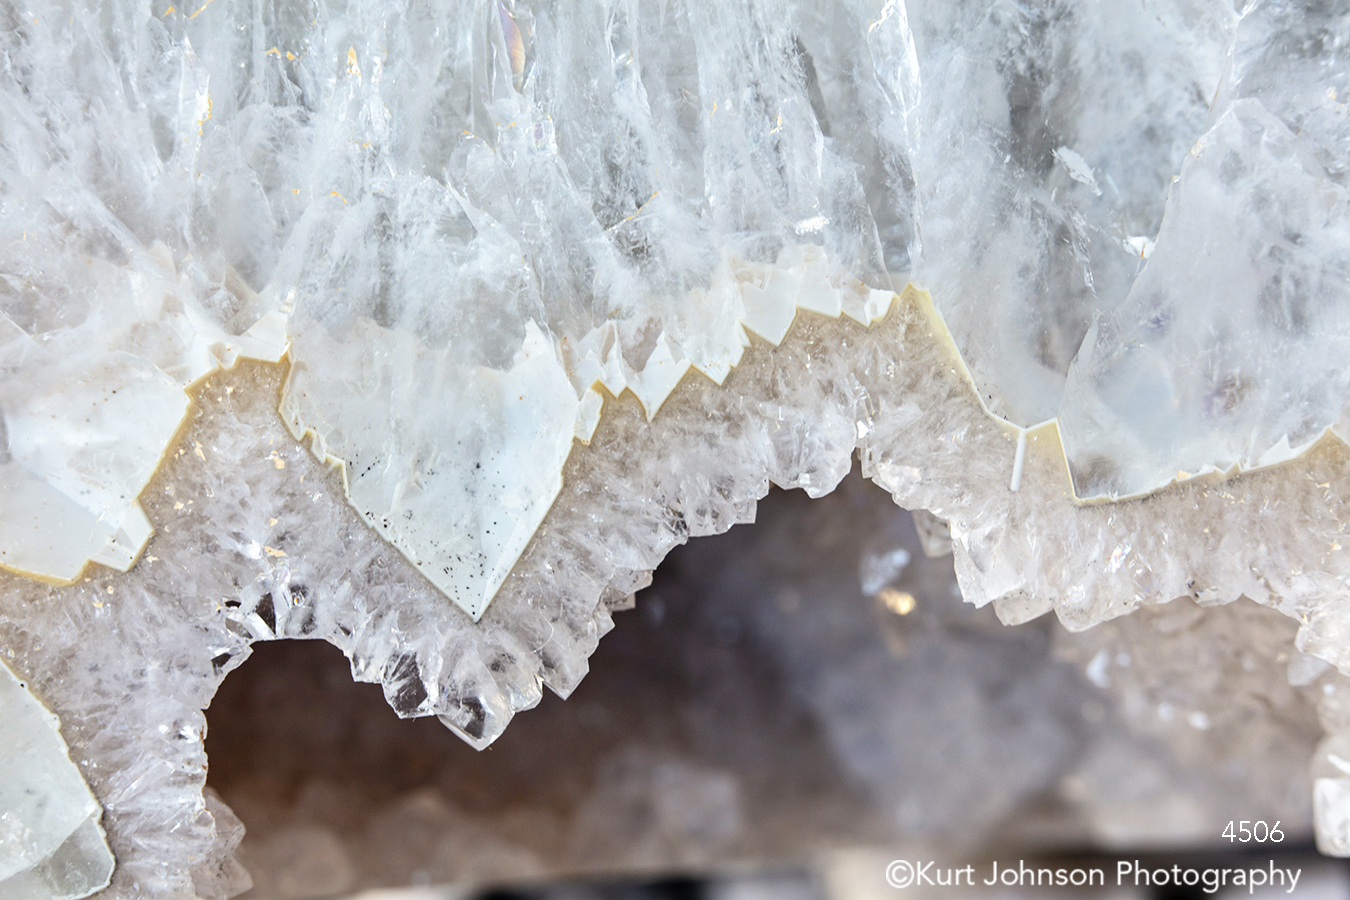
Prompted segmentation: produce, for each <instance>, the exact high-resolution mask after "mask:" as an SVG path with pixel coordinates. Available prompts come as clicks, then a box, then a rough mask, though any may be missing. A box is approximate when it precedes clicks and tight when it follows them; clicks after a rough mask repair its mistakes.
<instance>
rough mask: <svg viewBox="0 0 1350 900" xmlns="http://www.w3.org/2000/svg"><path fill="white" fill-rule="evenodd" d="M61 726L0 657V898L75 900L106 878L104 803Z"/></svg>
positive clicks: (110, 859) (108, 859) (110, 860)
mask: <svg viewBox="0 0 1350 900" xmlns="http://www.w3.org/2000/svg"><path fill="white" fill-rule="evenodd" d="M60 727H61V723H60V722H59V721H58V720H57V718H56V716H55V715H53V714H52V713H51V712H50V711H48V710H47V709H46V708H45V707H43V705H42V703H41V702H40V701H39V700H38V699H37V698H36V697H34V696H33V695H32V693H30V692H29V690H28V686H27V685H26V684H24V683H23V682H22V681H20V680H19V679H18V678H17V677H16V676H15V675H14V673H13V672H12V671H10V669H9V667H8V666H7V665H5V663H4V662H3V661H0V896H3V897H6V898H8V900H77V898H79V897H87V896H89V895H90V894H92V893H94V892H95V891H97V890H99V889H100V888H104V887H107V885H108V882H109V880H110V879H111V877H112V871H113V855H112V852H111V851H109V850H108V842H107V840H106V838H105V837H104V835H103V828H102V827H101V826H100V825H99V819H101V818H102V816H103V808H102V807H100V806H99V804H98V801H97V800H95V799H94V795H93V794H92V793H90V792H89V786H88V785H87V784H85V781H84V777H83V776H82V775H81V774H80V770H79V769H77V768H76V767H75V764H74V763H73V762H71V761H70V755H69V751H68V750H67V749H66V742H65V741H64V740H62V738H61V730H60Z"/></svg>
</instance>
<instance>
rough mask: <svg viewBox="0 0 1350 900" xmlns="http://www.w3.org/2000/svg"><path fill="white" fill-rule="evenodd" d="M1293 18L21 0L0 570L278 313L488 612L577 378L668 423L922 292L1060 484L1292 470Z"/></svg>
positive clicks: (373, 486) (96, 537)
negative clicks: (688, 388) (800, 344)
mask: <svg viewBox="0 0 1350 900" xmlns="http://www.w3.org/2000/svg"><path fill="white" fill-rule="evenodd" d="M1304 7H1305V4H1300V3H1293V2H1260V3H1251V4H1247V5H1245V6H1241V7H1239V8H1237V9H1235V8H1234V7H1233V6H1232V5H1231V4H1225V3H1222V2H1219V0H1212V2H1207V0H1176V2H1172V3H1168V4H1164V5H1162V6H1156V5H1155V4H1144V3H1134V2H1132V3H1126V4H1121V3H1114V2H1106V0H1101V2H1091V3H1087V4H1072V5H1070V4H1062V3H1054V2H1047V3H1044V4H1038V5H1035V6H1027V5H1019V4H1011V3H996V4H993V5H989V4H983V3H974V2H969V3H965V2H963V3H945V2H944V3H925V2H911V3H909V4H905V3H902V2H900V0H886V2H884V3H883V2H871V0H838V2H831V3H828V4H824V5H819V4H797V3H792V2H787V0H765V2H762V3H757V4H752V5H750V6H746V7H737V8H721V7H718V8H706V6H704V5H699V4H687V3H674V4H655V3H652V4H648V3H623V4H604V3H596V4H583V5H577V6H573V7H567V8H565V9H563V8H556V9H555V8H552V7H539V8H535V6H532V5H530V4H528V3H525V2H523V0H522V2H515V0H512V2H506V0H478V2H475V3H471V4H462V3H451V2H436V3H429V4H421V5H419V6H418V7H417V8H416V9H410V10H399V9H393V8H390V7H389V6H388V5H387V4H385V3H382V2H377V0H360V2H355V3H351V4H346V5H344V6H343V7H342V9H341V10H338V9H337V8H332V9H330V8H329V7H328V6H327V5H326V4H323V3H316V4H314V5H313V6H312V8H311V7H310V6H307V5H304V4H300V5H297V6H294V7H290V6H281V7H272V6H267V5H248V4H243V5H240V4H219V3H212V2H207V3H202V4H199V5H193V6H192V7H191V8H188V7H184V8H182V9H178V8H176V7H169V6H167V5H166V6H165V8H164V9H159V8H157V7H156V8H154V9H152V8H150V7H149V6H147V5H145V4H142V3H131V2H124V3H122V2H119V3H114V4H112V5H111V6H106V5H99V6H98V7H97V9H96V8H95V6H94V5H89V4H86V3H82V2H77V3H73V4H71V5H70V8H69V9H66V8H64V7H63V8H61V9H60V10H57V9H50V10H38V11H36V12H35V13H34V14H33V15H32V16H29V15H28V14H27V13H23V14H20V13H19V12H18V11H17V9H16V10H11V11H10V16H11V18H12V19H13V20H14V23H13V24H14V27H13V28H11V29H9V30H8V31H7V32H6V36H5V39H4V40H5V52H6V58H7V59H8V60H9V63H8V64H7V66H6V68H5V71H4V74H3V83H0V94H2V95H3V102H4V103H5V107H6V109H7V110H8V114H7V118H6V121H7V125H6V139H5V140H4V141H3V146H0V173H3V175H4V180H3V188H0V204H3V209H4V213H5V215H4V217H3V218H4V221H5V226H4V229H5V233H4V234H3V235H0V243H3V245H4V248H5V249H4V250H3V254H4V257H3V260H4V262H3V265H2V266H0V268H2V269H3V271H4V273H5V285H6V287H5V289H4V291H3V294H4V298H5V300H4V309H3V314H4V316H5V321H4V322H3V323H2V324H3V327H4V329H6V340H5V343H4V347H5V348H6V349H5V351H4V352H5V354H6V359H7V360H8V362H7V363H6V366H5V370H4V371H5V373H6V374H5V380H4V383H3V384H0V409H2V410H3V416H4V421H5V428H6V435H7V440H8V448H9V449H8V451H7V456H6V457H5V460H4V461H3V466H4V471H5V474H6V485H7V490H6V492H5V496H4V501H3V503H0V525H3V531H0V553H3V560H4V563H5V565H7V566H8V567H10V568H12V569H16V570H19V571H24V572H28V573H31V574H36V575H39V576H45V577H48V578H53V579H57V580H70V579H71V578H73V577H75V576H76V575H78V573H79V571H80V570H81V568H82V566H83V563H84V562H85V560H94V561H97V562H102V563H106V564H109V565H114V566H116V567H119V568H125V567H126V566H128V565H130V563H131V561H132V560H134V558H135V556H136V554H137V553H138V552H139V550H140V548H141V546H143V544H144V541H145V539H146V537H147V536H148V535H149V532H150V529H151V523H149V522H148V521H147V520H146V519H145V518H144V516H143V514H141V513H140V511H139V508H138V507H137V505H136V500H135V498H136V495H137V494H138V493H139V491H140V490H141V489H142V488H143V487H144V484H145V483H146V480H147V479H148V477H149V476H148V473H149V472H150V471H151V470H152V469H153V467H154V465H155V464H156V463H157V461H158V460H159V459H160V458H161V457H162V456H163V454H164V453H165V452H166V451H167V449H168V446H169V443H170V441H171V439H172V436H173V434H174V433H175V432H176V429H177V427H178V425H179V424H181V422H182V419H183V416H184V414H185V410H186V402H185V400H184V399H183V397H182V396H181V391H180V390H179V388H181V387H182V386H184V385H186V384H190V383H192V382H193V381H195V380H197V379H199V378H200V377H201V376H202V375H203V374H205V373H207V372H209V371H211V370H212V369H213V368H215V367H216V366H217V365H221V364H224V365H228V364H230V363H232V362H233V360H234V358H235V357H236V356H237V355H239V354H243V355H251V356H257V357H260V358H277V357H278V356H279V354H280V353H281V352H282V350H283V349H284V347H285V345H286V341H287V339H289V340H290V341H291V342H292V343H291V358H292V362H293V364H294V368H293V377H292V381H291V382H290V383H289V384H288V386H287V389H286V396H285V398H284V401H283V409H284V414H285V416H286V419H287V421H288V423H289V424H290V425H291V427H292V430H293V432H294V433H296V434H297V435H301V434H304V433H307V432H313V434H314V438H315V448H316V451H317V452H320V453H321V454H323V455H324V457H325V458H328V459H331V460H332V461H335V462H337V463H340V464H341V465H342V466H343V467H344V469H345V470H346V478H347V482H346V483H347V487H348V491H349V498H350V500H351V502H352V503H353V505H354V506H355V507H356V508H357V509H358V510H359V511H360V512H361V513H362V515H363V517H364V518H365V519H366V520H367V521H368V522H369V523H371V524H372V526H374V527H375V528H376V529H377V530H378V531H379V532H380V533H381V534H382V535H383V536H384V537H386V538H387V539H388V540H390V541H391V542H392V543H394V545H395V546H397V547H398V548H399V549H400V551H401V552H403V553H404V554H405V555H406V556H407V557H408V558H409V559H410V560H411V561H412V562H413V563H414V564H415V565H416V566H417V567H418V568H419V569H420V570H421V571H422V572H423V573H424V574H425V575H426V576H427V577H429V578H430V579H431V580H432V581H433V582H434V583H436V584H437V585H438V586H439V587H441V589H442V590H443V591H444V592H445V593H446V594H447V595H448V596H450V597H451V598H452V599H454V600H455V601H456V602H457V603H459V604H460V605H461V606H462V607H463V608H464V609H465V610H467V611H468V612H469V613H470V614H471V615H473V616H475V617H478V616H481V614H482V612H483V609H484V608H485V607H486V605H487V603H488V602H490V601H491V599H492V597H493V596H494V595H495V594H496V592H497V591H498V589H499V588H500V586H501V584H502V580H503V579H504V578H505V575H506V573H507V572H508V571H509V570H510V569H511V567H512V566H513V565H515V563H516V561H517V560H518V559H519V555H520V553H521V552H522V550H523V548H524V546H525V544H526V543H527V542H528V541H529V539H530V538H531V536H533V535H534V534H535V532H536V530H537V529H538V527H539V525H540V523H541V522H542V520H543V517H544V514H545V513H546V511H547V509H548V506H549V504H550V503H551V502H552V501H553V499H554V498H555V497H556V496H557V493H558V489H559V485H560V480H559V479H560V473H561V471H562V467H563V462H564V460H565V458H566V456H567V453H568V451H569V449H570V441H571V439H572V438H573V437H576V438H580V439H581V440H583V441H585V440H587V439H588V438H589V436H590V434H591V433H592V432H593V430H594V427H595V422H596V417H597V416H598V415H599V411H600V408H601V397H602V395H601V393H600V392H599V389H600V388H601V387H603V388H604V390H606V391H608V392H609V393H611V394H615V395H617V394H618V393H621V392H622V391H624V390H631V391H632V392H633V393H634V395H635V396H637V397H638V398H639V400H640V401H641V402H642V404H643V406H644V408H645V409H646V410H647V413H648V415H649V416H650V415H654V414H655V413H656V411H657V410H658V409H659V408H660V406H661V405H662V403H663V402H664V401H665V399H666V398H667V397H668V396H669V394H670V391H671V390H672V389H673V388H674V386H675V385H676V384H678V383H679V381H680V379H681V378H682V377H684V375H685V374H686V373H688V372H690V371H692V370H697V371H700V372H702V373H704V374H705V375H707V376H709V377H710V378H712V379H713V380H714V381H715V382H718V383H720V382H722V381H723V380H724V379H725V377H726V375H727V373H728V371H730V369H731V367H733V366H735V365H736V364H737V363H738V361H739V360H740V358H741V355H742V353H743V352H744V350H745V348H746V346H748V341H749V338H748V332H754V333H756V334H759V335H760V336H761V337H765V338H767V339H768V340H770V341H771V342H775V343H776V342H777V341H779V340H781V339H782V337H783V335H784V334H785V332H786V330H787V328H788V326H789V325H790V324H791V322H792V320H793V317H794V315H795V314H796V311H797V310H799V309H805V310H812V311H816V312H823V313H826V314H830V315H839V314H841V313H844V314H848V315H851V316H853V317H854V318H857V319H859V321H863V322H871V321H873V320H874V319H875V318H876V316H877V315H879V314H880V312H881V311H882V310H883V309H884V307H885V304H886V302H887V299H886V298H887V297H888V293H887V292H888V291H889V290H890V289H892V288H898V287H901V286H903V285H904V284H905V283H906V282H908V281H913V282H914V283H917V284H922V285H923V286H924V287H926V288H927V289H929V290H930V292H931V293H932V295H933V298H934V302H935V304H936V307H937V309H938V311H939V313H940V315H941V317H942V319H943V322H944V323H945V327H948V328H950V331H951V338H952V340H953V341H954V342H955V344H956V346H957V348H958V349H959V350H960V352H961V353H962V356H963V359H964V360H965V362H966V364H967V365H968V366H969V368H970V371H971V374H972V376H973V381H974V385H975V387H976V389H977V390H978V392H979V395H980V397H981V402H982V403H983V405H984V406H985V407H986V408H987V409H988V410H989V411H990V412H992V413H994V414H996V415H997V416H999V417H1001V418H1003V419H1004V420H1006V421H1007V422H1008V423H1010V424H1011V425H1013V426H1016V427H1019V428H1024V427H1031V426H1035V425H1037V424H1040V423H1042V422H1044V421H1047V420H1052V419H1055V420H1058V422H1059V434H1060V436H1061V438H1062V440H1063V442H1064V445H1065V450H1066V453H1067V455H1068V458H1069V461H1070V473H1071V477H1072V479H1073V485H1074V490H1075V492H1076V494H1077V495H1078V496H1079V497H1084V498H1087V497H1100V496H1128V495H1133V494H1140V493H1147V492H1149V491H1152V490H1155V489H1157V488H1159V487H1161V486H1163V485H1165V484H1167V483H1170V482H1171V481H1173V480H1176V479H1178V478H1181V479H1183V480H1184V479H1185V478H1188V477H1191V476H1193V475H1195V474H1198V473H1204V472H1209V471H1229V470H1232V469H1234V468H1252V467H1259V466H1263V465H1268V464H1272V463H1275V462H1280V461H1283V460H1287V459H1289V458H1291V457H1292V456H1295V455H1297V454H1298V453H1299V452H1302V451H1304V450H1306V449H1307V447H1308V446H1310V444H1311V442H1313V441H1314V440H1316V438H1317V437H1318V436H1320V435H1321V434H1323V433H1324V432H1326V431H1327V430H1328V429H1334V428H1337V427H1339V424H1340V416H1341V408H1342V405H1343V400H1342V398H1343V397H1344V396H1345V392H1346V391H1345V388H1346V384H1345V383H1344V382H1345V376H1344V375H1343V374H1342V371H1341V367H1340V366H1339V364H1338V363H1336V362H1335V361H1336V360H1338V359H1340V358H1341V357H1343V356H1344V347H1343V346H1342V345H1343V343H1344V341H1345V340H1347V338H1346V335H1347V334H1350V323H1347V322H1346V321H1345V320H1344V316H1343V313H1342V312H1341V311H1340V310H1341V308H1342V307H1344V305H1345V304H1344V303H1343V302H1342V301H1341V299H1340V295H1341V292H1342V291H1343V286H1342V282H1343V278H1342V277H1341V276H1340V275H1338V274H1337V273H1338V272H1339V271H1340V268H1341V267H1342V262H1341V261H1340V260H1341V257H1342V256H1344V253H1345V248H1346V246H1347V239H1348V238H1350V232H1347V231H1346V228H1345V225H1344V217H1345V212H1344V200H1343V199H1342V198H1341V194H1342V192H1343V188H1342V186H1341V180H1342V172H1343V169H1344V159H1345V153H1344V142H1345V135H1346V134H1347V132H1346V130H1345V129H1346V128H1347V127H1350V126H1346V124H1345V116H1344V114H1343V103H1342V102H1341V101H1339V100H1338V99H1337V97H1339V96H1341V95H1342V94H1343V93H1344V92H1345V90H1347V86H1346V85H1344V84H1342V83H1341V81H1340V80H1339V79H1342V77H1343V76H1342V73H1343V71H1344V67H1343V66H1338V64H1337V59H1338V58H1339V57H1338V55H1337V54H1339V53H1340V52H1341V49H1340V48H1341V47H1342V44H1343V42H1344V39H1345V38H1346V34H1347V28H1350V25H1348V24H1347V19H1346V18H1345V16H1344V14H1343V13H1342V12H1340V11H1338V10H1337V9H1335V8H1331V7H1322V6H1317V7H1316V8H1313V7H1308V8H1306V9H1305V8H1304ZM1309 48H1312V49H1309ZM1299 359H1302V360H1306V359H1318V360H1323V361H1325V364H1319V365H1298V364H1294V362H1293V361H1294V360H1299ZM569 385H570V388H569ZM569 390H570V391H571V394H572V396H570V397H569V396H567V393H568V391H569ZM114 391H115V392H116V393H114Z"/></svg>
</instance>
